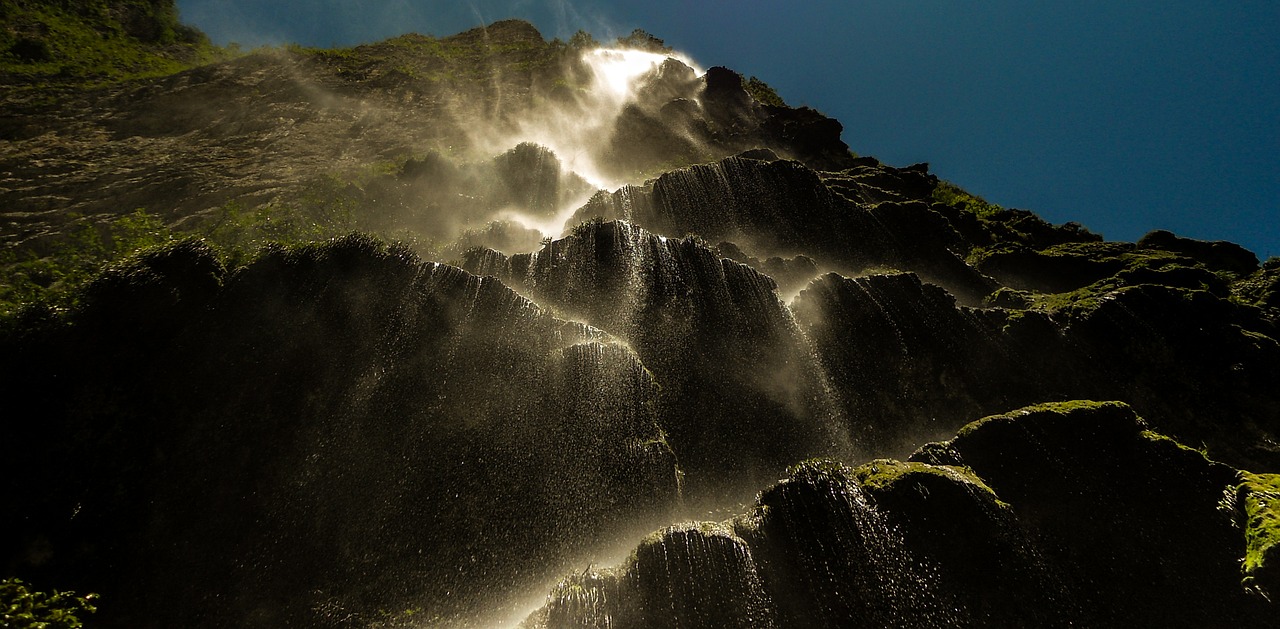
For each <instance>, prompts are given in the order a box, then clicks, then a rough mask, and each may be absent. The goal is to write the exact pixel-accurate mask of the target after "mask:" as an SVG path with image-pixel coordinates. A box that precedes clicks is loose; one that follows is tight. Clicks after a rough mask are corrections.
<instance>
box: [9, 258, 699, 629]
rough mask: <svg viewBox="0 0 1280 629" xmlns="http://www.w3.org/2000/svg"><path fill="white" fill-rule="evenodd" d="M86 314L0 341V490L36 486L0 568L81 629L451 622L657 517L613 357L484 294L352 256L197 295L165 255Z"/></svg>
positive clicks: (644, 388)
mask: <svg viewBox="0 0 1280 629" xmlns="http://www.w3.org/2000/svg"><path fill="white" fill-rule="evenodd" d="M214 262H216V260H214ZM91 294H92V296H91V297H90V298H87V299H86V300H85V305H84V307H83V308H82V309H81V310H79V311H77V312H76V313H75V314H74V316H73V317H72V318H71V320H70V325H68V326H66V327H63V328H55V329H52V330H50V331H49V332H47V333H45V334H43V335H37V336H35V337H27V338H25V339H6V340H5V347H6V350H7V351H6V352H5V353H4V359H3V363H0V366H2V368H3V374H4V378H3V385H2V386H3V392H4V395H5V396H6V397H7V398H8V399H14V400H24V402H22V403H21V404H20V405H21V406H23V407H25V408H32V409H34V408H39V409H40V411H39V412H40V419H39V421H29V422H24V423H13V422H8V423H6V424H5V427H4V440H5V442H6V443H14V444H19V443H20V444H26V445H27V448H26V449H25V450H24V452H23V453H21V454H20V455H18V456H15V457H12V458H10V459H8V460H6V461H5V463H4V472H5V474H6V475H13V474H18V473H19V470H20V469H23V468H29V466H36V465H39V466H42V467H43V466H47V467H46V469H50V470H56V471H51V472H50V473H49V474H47V475H46V476H45V478H44V480H43V482H42V484H41V485H40V486H39V487H36V486H34V485H33V486H31V487H29V488H26V489H21V490H19V491H14V492H10V493H9V494H8V495H9V501H10V502H9V505H10V510H9V511H8V513H7V514H6V516H5V517H4V520H5V529H6V530H7V531H10V532H11V535H12V537H11V538H9V541H12V542H15V543H14V544H13V545H7V546H6V548H5V553H6V554H5V556H4V558H3V560H4V562H5V564H6V565H10V566H13V567H14V568H16V569H21V570H22V571H23V572H24V573H32V574H36V575H41V574H62V575H75V576H74V577H73V578H71V579H70V580H68V581H67V584H68V586H69V587H76V588H80V589H82V590H88V589H93V590H96V591H100V592H101V593H102V594H103V595H104V598H105V597H110V598H111V600H112V601H113V605H112V606H111V608H109V609H104V615H103V619H102V620H103V622H104V623H106V624H107V625H108V626H126V625H132V626H139V625H147V626H149V623H151V622H152V621H154V620H155V619H164V618H182V619H183V620H182V624H185V625H188V626H228V625H241V626H243V625H256V626H268V625H280V624H288V623H296V624H301V625H306V626H340V625H344V624H345V623H347V622H348V621H345V620H342V619H343V618H344V617H346V618H348V619H350V618H373V617H374V616H373V615H372V614H374V613H375V611H376V610H377V609H386V608H395V609H404V608H412V607H424V608H427V609H431V610H433V613H435V614H438V615H440V616H441V617H442V618H447V617H450V616H452V615H454V614H466V615H467V617H474V615H475V614H477V613H479V612H480V611H481V609H480V607H479V605H480V604H481V603H482V601H486V600H493V599H494V598H495V597H503V596H509V595H511V594H514V593H516V592H519V591H521V590H522V589H523V588H527V587H529V586H531V585H533V584H534V583H537V582H538V580H539V579H543V578H547V577H549V576H551V575H552V574H554V572H555V570H556V569H555V566H556V565H564V564H563V562H564V561H565V560H567V559H568V558H569V557H570V556H572V555H573V554H575V553H581V552H585V551H586V550H587V549H589V548H591V547H592V545H594V544H598V543H603V542H605V541H607V540H608V539H609V535H610V533H609V530H610V528H611V527H612V526H613V524H616V523H621V522H625V521H631V520H633V519H634V518H637V517H639V518H645V517H649V516H650V515H654V514H661V513H664V512H665V511H666V510H667V509H669V508H671V506H672V505H674V504H675V501H676V500H678V498H679V470H678V469H677V468H676V464H675V459H674V456H673V455H672V452H671V450H670V449H669V448H668V447H667V445H666V442H665V440H664V433H663V429H662V428H661V427H660V426H659V424H658V416H657V415H656V414H655V412H656V410H657V405H656V401H657V397H656V396H657V395H658V388H657V385H656V384H655V382H654V380H653V378H652V376H651V375H650V373H649V372H648V371H647V370H646V369H645V368H644V366H643V365H642V364H641V363H640V362H639V360H638V359H637V357H636V356H635V354H633V353H632V352H630V351H629V350H627V349H625V348H623V347H622V346H620V345H618V344H617V343H615V342H614V341H612V339H611V337H609V336H607V335H605V334H604V333H602V332H600V331H599V330H596V329H593V328H590V327H587V326H585V325H582V324H576V323H569V322H565V321H563V320H559V319H555V318H553V317H551V316H549V315H547V314H546V313H545V312H543V311H542V310H541V309H540V308H538V307H537V306H535V305H533V304H532V303H530V302H529V301H527V300H525V299H524V298H521V297H520V296H518V295H516V294H515V293H513V292H512V291H511V290H510V289H508V288H506V287H505V286H503V285H502V284H501V283H499V282H497V281H496V280H494V279H492V278H479V277H475V276H473V275H470V274H468V273H466V272H465V271H462V270H461V269H458V268H454V267H449V266H444V265H440V264H434V263H422V262H419V261H418V260H417V259H416V258H415V257H413V256H412V254H408V253H407V252H405V251H403V250H391V251H388V250H386V249H385V248H384V247H383V246H382V245H380V244H378V243H377V242H375V241H372V240H370V239H367V238H362V237H351V238H347V239H343V240H340V241H335V242H333V243H330V244H326V245H312V246H307V247H300V248H290V249H285V248H279V249H276V250H273V251H270V252H267V253H266V254H264V255H263V256H262V257H261V258H259V259H258V260H256V261H255V262H254V263H253V264H251V265H250V266H248V267H247V268H244V269H241V270H239V271H237V272H236V273H234V274H232V275H230V276H225V277H224V276H223V275H221V270H220V268H219V267H218V266H217V265H216V264H213V263H211V262H210V258H209V256H208V250H207V248H203V249H202V248H201V246H200V245H198V244H192V243H179V244H177V245H175V246H173V247H171V248H169V249H166V250H161V251H156V252H151V253H148V254H146V255H145V256H143V257H142V258H140V259H139V260H138V261H137V262H135V263H133V264H132V265H131V266H128V267H122V268H120V269H118V270H112V271H111V272H109V273H108V274H106V275H104V276H103V278H102V279H101V280H99V281H98V282H96V283H95V284H94V285H93V288H92V291H91ZM70 513H74V514H75V515H74V518H73V519H68V517H67V515H66V514H70ZM59 514H60V515H59ZM646 514H648V515H646ZM565 530H573V531H575V533H574V534H573V535H572V536H566V535H564V531H565ZM35 548H44V549H46V551H41V552H42V553H43V554H40V553H37V554H31V550H32V549H35ZM174 574H181V575H182V578H181V579H174V578H173V577H172V575H174Z"/></svg>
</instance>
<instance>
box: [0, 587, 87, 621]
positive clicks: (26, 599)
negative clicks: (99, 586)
mask: <svg viewBox="0 0 1280 629" xmlns="http://www.w3.org/2000/svg"><path fill="white" fill-rule="evenodd" d="M96 598H98V595H97V594H86V595H84V596H76V593H75V592H59V591H57V590H54V591H52V592H33V591H31V590H30V589H28V587H27V584H26V583H23V581H22V580H21V579H17V578H9V579H5V580H4V581H2V582H0V627H4V629H77V628H79V627H83V626H84V625H83V624H82V623H81V621H80V616H81V615H84V614H92V613H94V612H96V611H98V608H97V607H95V606H94V604H93V601H94V600H95V599H96Z"/></svg>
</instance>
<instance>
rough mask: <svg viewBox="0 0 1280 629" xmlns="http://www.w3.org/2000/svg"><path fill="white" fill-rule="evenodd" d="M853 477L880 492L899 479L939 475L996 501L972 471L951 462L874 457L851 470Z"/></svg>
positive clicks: (993, 494)
mask: <svg viewBox="0 0 1280 629" xmlns="http://www.w3.org/2000/svg"><path fill="white" fill-rule="evenodd" d="M852 473H853V476H854V478H856V479H857V480H858V482H859V483H862V485H863V486H864V487H866V488H867V489H869V490H872V491H882V490H885V489H888V488H889V487H890V486H891V485H893V484H895V483H899V482H903V481H910V480H912V479H913V478H917V477H919V476H922V475H927V476H931V477H937V478H943V479H946V480H948V481H951V482H956V483H960V484H962V485H965V486H968V487H969V488H971V489H973V490H977V491H982V492H985V493H987V494H990V496H991V498H992V499H994V500H996V501H997V502H998V501H999V498H997V497H996V493H995V491H993V490H992V489H991V487H989V486H987V484H986V483H985V482H984V481H983V480H982V479H981V478H979V477H978V475H977V474H974V473H973V470H971V469H969V468H967V467H957V466H953V465H929V464H928V463H917V462H915V461H896V460H893V459H876V460H874V461H871V462H869V463H864V464H862V465H859V466H858V467H856V468H854V469H853V470H852Z"/></svg>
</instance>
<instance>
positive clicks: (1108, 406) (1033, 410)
mask: <svg viewBox="0 0 1280 629" xmlns="http://www.w3.org/2000/svg"><path fill="white" fill-rule="evenodd" d="M1107 410H1111V411H1117V412H1122V413H1125V414H1132V413H1133V409H1131V408H1129V405H1128V404H1125V403H1124V402H1094V401H1092V400H1069V401H1065V402H1045V403H1043V404H1035V405H1032V406H1025V407H1023V408H1020V409H1017V410H1015V411H1010V412H1008V413H1004V414H1001V415H990V416H988V417H983V418H982V419H979V420H977V421H973V422H970V423H968V424H966V425H965V426H964V427H962V428H961V429H960V430H958V431H957V432H956V439H961V438H963V437H966V436H968V435H970V434H972V433H974V432H976V431H978V430H981V429H982V427H983V426H986V425H988V424H991V423H994V422H1011V421H1017V420H1018V419H1019V418H1022V417H1026V416H1028V415H1037V414H1042V413H1051V414H1054V415H1059V416H1066V415H1069V414H1071V413H1077V412H1081V411H1084V412H1095V411H1107Z"/></svg>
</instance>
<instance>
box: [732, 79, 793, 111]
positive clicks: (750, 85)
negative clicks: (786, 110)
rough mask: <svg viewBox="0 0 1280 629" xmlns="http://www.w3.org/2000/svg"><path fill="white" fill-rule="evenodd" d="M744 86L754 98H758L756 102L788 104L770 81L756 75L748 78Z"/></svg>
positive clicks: (773, 104) (780, 105) (782, 105)
mask: <svg viewBox="0 0 1280 629" xmlns="http://www.w3.org/2000/svg"><path fill="white" fill-rule="evenodd" d="M742 87H743V88H745V89H746V90H747V93H748V94H750V95H751V97H752V98H754V99H756V102H759V103H762V104H765V105H772V106H774V107H786V106H787V102H786V101H784V100H782V97H781V96H778V92H776V91H774V89H773V88H772V87H770V86H769V84H768V83H765V82H764V81H761V80H760V79H758V78H756V77H754V76H753V77H750V78H748V79H747V80H746V82H745V83H743V85H742Z"/></svg>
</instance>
